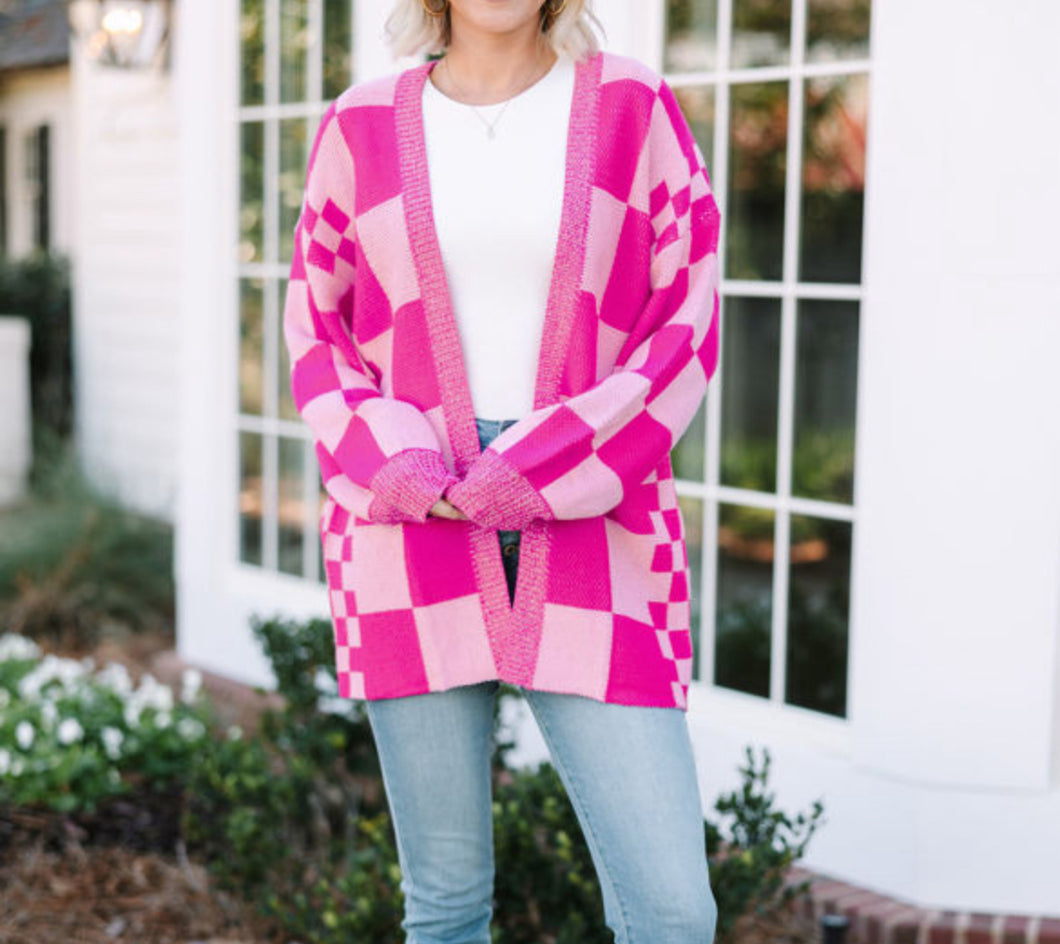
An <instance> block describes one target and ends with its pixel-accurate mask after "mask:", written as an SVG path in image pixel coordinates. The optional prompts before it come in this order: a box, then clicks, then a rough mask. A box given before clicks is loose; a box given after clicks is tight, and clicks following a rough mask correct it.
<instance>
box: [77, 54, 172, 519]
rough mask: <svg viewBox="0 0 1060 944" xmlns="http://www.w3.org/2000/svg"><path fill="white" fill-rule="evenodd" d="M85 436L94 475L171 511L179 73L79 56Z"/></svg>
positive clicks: (139, 504)
mask: <svg viewBox="0 0 1060 944" xmlns="http://www.w3.org/2000/svg"><path fill="white" fill-rule="evenodd" d="M74 101H75V113H76V117H77V121H76V125H77V129H76V133H77V138H76V140H77V152H76V153H77V192H76V206H77V240H76V243H77V257H76V262H75V296H74V313H75V337H76V350H75V354H76V365H75V370H76V381H77V415H78V430H77V433H78V445H79V450H80V453H81V455H82V457H83V460H84V464H85V467H86V469H87V470H88V472H89V474H90V475H91V476H92V478H93V480H94V481H95V482H96V483H97V484H98V485H99V486H100V487H101V488H104V489H106V490H108V491H113V492H114V493H116V494H117V495H119V496H120V497H121V498H122V499H123V500H124V501H125V502H126V503H128V504H129V505H130V506H133V507H136V508H139V509H141V510H143V511H146V512H149V513H152V514H157V515H159V516H161V517H164V518H172V517H173V515H174V500H175V490H176V466H175V461H176V435H175V433H176V430H175V413H176V409H177V392H178V389H179V383H178V377H177V345H178V343H179V337H180V335H179V331H178V323H177V310H178V300H179V288H180V277H181V272H180V264H179V258H178V248H179V236H180V234H179V219H180V211H179V199H180V195H179V191H178V182H179V181H178V174H179V158H178V150H177V144H178V139H177V126H176V115H175V109H174V103H173V82H172V79H171V77H170V76H169V75H168V74H166V73H158V72H135V71H132V72H125V71H121V70H117V69H107V68H101V67H99V66H96V65H94V64H91V63H89V62H87V61H85V60H84V59H83V58H77V59H75V61H74Z"/></svg>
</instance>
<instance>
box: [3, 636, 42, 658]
mask: <svg viewBox="0 0 1060 944" xmlns="http://www.w3.org/2000/svg"><path fill="white" fill-rule="evenodd" d="M39 657H40V646H38V645H37V644H36V643H35V642H34V641H33V640H32V639H29V638H27V637H26V636H23V635H22V634H21V633H4V634H3V635H0V662H8V661H13V660H15V659H37V658H39Z"/></svg>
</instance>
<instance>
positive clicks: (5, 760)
mask: <svg viewBox="0 0 1060 944" xmlns="http://www.w3.org/2000/svg"><path fill="white" fill-rule="evenodd" d="M10 769H11V752H10V751H9V750H8V749H7V748H6V747H0V777H2V776H3V775H4V774H6V773H7V772H8V771H9V770H10Z"/></svg>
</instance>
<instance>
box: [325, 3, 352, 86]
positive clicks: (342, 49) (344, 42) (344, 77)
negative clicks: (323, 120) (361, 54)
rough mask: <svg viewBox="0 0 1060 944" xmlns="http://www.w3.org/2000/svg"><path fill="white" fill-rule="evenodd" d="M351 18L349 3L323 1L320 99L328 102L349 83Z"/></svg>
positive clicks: (350, 72)
mask: <svg viewBox="0 0 1060 944" xmlns="http://www.w3.org/2000/svg"><path fill="white" fill-rule="evenodd" d="M352 17H353V10H352V8H351V3H350V0H324V98H325V99H329V100H330V99H332V98H335V97H336V96H338V95H339V94H340V93H341V92H343V91H344V90H345V88H346V86H348V85H349V84H350V82H351V81H352V80H353V35H352V31H351V29H350V23H351V21H352Z"/></svg>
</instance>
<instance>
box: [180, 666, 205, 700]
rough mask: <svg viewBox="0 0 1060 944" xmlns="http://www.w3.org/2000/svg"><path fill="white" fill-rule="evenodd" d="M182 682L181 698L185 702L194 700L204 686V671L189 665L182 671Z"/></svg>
mask: <svg viewBox="0 0 1060 944" xmlns="http://www.w3.org/2000/svg"><path fill="white" fill-rule="evenodd" d="M180 683H181V690H180V700H181V701H183V702H185V703H189V702H193V701H195V696H196V695H198V694H199V690H200V689H201V688H202V672H200V671H199V670H198V669H195V668H192V667H190V666H189V667H188V668H186V669H185V670H184V671H183V672H182V673H181V676H180Z"/></svg>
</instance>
